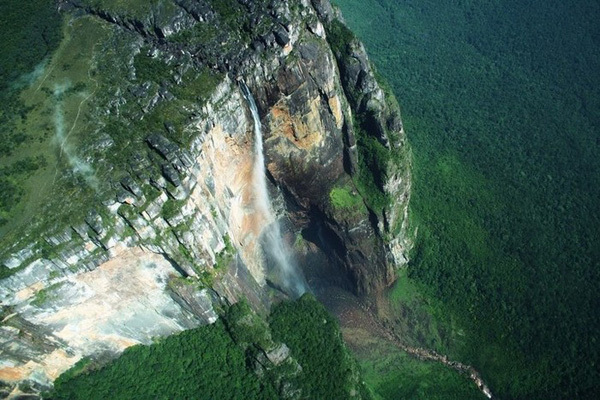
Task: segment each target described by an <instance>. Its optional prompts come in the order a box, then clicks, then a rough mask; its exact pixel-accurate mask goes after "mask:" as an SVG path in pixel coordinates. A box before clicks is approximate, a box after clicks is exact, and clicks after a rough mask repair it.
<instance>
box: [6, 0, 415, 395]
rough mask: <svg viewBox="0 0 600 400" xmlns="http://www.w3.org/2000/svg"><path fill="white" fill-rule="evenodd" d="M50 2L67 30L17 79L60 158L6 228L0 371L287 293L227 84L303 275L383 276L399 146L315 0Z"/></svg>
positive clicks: (363, 281) (43, 371) (376, 89)
mask: <svg viewBox="0 0 600 400" xmlns="http://www.w3.org/2000/svg"><path fill="white" fill-rule="evenodd" d="M122 3H126V4H125V5H123V4H122ZM138 3H139V4H138ZM58 6H59V7H60V10H61V12H62V14H63V16H64V20H65V21H64V26H65V28H64V32H65V33H64V35H65V37H64V39H63V43H61V47H60V48H59V49H58V50H57V51H56V53H55V54H54V55H53V56H52V59H51V60H50V62H49V64H48V65H47V66H46V69H45V71H44V73H43V74H41V75H40V77H39V78H38V79H37V80H36V81H34V82H33V83H32V88H30V89H27V90H32V91H33V90H34V88H37V89H35V90H37V91H36V93H39V94H36V95H39V96H45V97H43V100H41V101H40V103H43V104H44V106H43V107H47V108H48V110H49V111H48V112H47V113H46V114H45V115H47V117H46V118H47V119H48V120H49V125H50V130H52V131H53V132H54V135H55V137H56V140H55V141H54V142H53V146H54V147H55V152H56V153H57V159H58V161H57V165H56V167H55V172H54V180H53V181H52V185H51V188H50V189H48V190H50V192H48V198H49V200H48V204H47V205H46V208H43V209H42V210H41V211H40V214H39V215H40V217H39V218H36V219H33V220H31V223H29V224H28V225H27V226H26V227H22V228H21V229H19V230H18V231H13V232H11V233H10V234H6V235H5V237H4V238H2V244H3V246H2V248H3V252H2V257H3V258H1V260H2V263H3V267H2V276H3V279H2V280H1V281H0V299H1V301H2V315H1V320H2V322H1V324H0V341H1V342H2V346H1V350H0V380H2V381H3V382H5V383H6V384H8V385H9V387H12V386H14V384H15V383H16V382H19V381H28V382H30V383H32V384H35V385H42V386H48V385H50V384H51V382H52V380H53V379H55V378H56V377H57V376H58V375H59V374H60V373H62V372H63V371H65V370H66V369H68V368H69V367H70V366H71V365H73V364H74V363H75V362H76V361H77V360H79V359H81V358H82V357H85V356H92V357H97V358H100V357H110V356H111V355H114V354H118V353H119V352H121V351H122V350H123V349H125V348H126V347H128V346H131V345H133V344H136V343H150V342H151V341H152V339H153V338H155V337H157V336H165V335H169V334H171V333H174V332H177V331H181V330H184V329H189V328H191V327H195V326H198V325H201V324H206V323H212V322H214V321H215V320H216V319H217V318H218V312H217V310H218V309H219V305H220V304H222V303H223V302H235V301H237V300H238V299H240V298H242V297H243V298H246V299H248V301H249V302H250V303H251V304H252V305H253V306H254V307H255V309H257V310H261V309H268V307H269V304H270V303H271V301H272V299H273V296H274V294H273V293H276V292H277V291H276V290H273V289H272V288H273V287H274V288H276V289H277V288H279V289H282V288H283V291H285V287H284V286H282V285H281V281H280V280H281V277H280V276H278V271H277V268H276V267H273V266H272V265H271V263H269V260H268V259H267V258H268V257H265V251H264V246H263V245H262V241H261V238H262V236H263V235H262V234H263V233H264V230H265V229H267V228H268V223H269V222H270V221H266V220H265V218H264V216H261V215H260V214H259V213H257V212H256V205H255V204H256V202H255V197H256V193H254V189H253V185H252V180H253V179H254V178H253V174H252V167H253V163H254V160H255V158H254V148H255V147H254V146H255V144H254V136H253V133H254V128H253V117H252V114H251V112H250V109H249V104H248V102H247V100H246V99H245V98H244V96H243V94H242V91H241V86H242V85H247V86H248V88H249V89H250V92H251V93H252V95H253V97H254V99H255V101H256V104H257V108H258V114H259V118H260V122H261V125H262V134H263V141H264V151H265V154H264V155H265V161H266V168H267V174H268V178H269V185H270V187H269V191H270V197H271V199H273V208H274V209H275V210H276V213H277V215H278V218H279V219H280V224H281V226H282V230H281V232H282V236H283V239H284V241H285V242H287V244H288V246H289V247H290V248H291V249H292V252H293V256H294V258H295V259H296V260H297V263H298V264H299V267H300V269H301V270H302V272H303V273H304V275H305V276H306V279H307V281H308V283H309V286H311V288H313V289H315V288H317V287H318V286H319V285H320V284H321V282H322V281H323V280H328V281H329V282H333V283H335V284H338V285H343V286H345V288H347V289H350V290H352V291H354V292H356V293H357V294H369V293H372V292H375V291H378V290H380V289H382V288H384V287H386V286H387V285H389V284H390V283H391V282H393V280H394V271H395V270H396V269H397V268H400V267H402V266H403V265H404V264H405V263H406V261H407V252H408V250H409V248H410V244H411V238H410V235H409V233H408V221H407V207H408V200H409V194H410V170H409V166H410V156H409V150H408V148H407V145H406V143H405V136H404V132H403V129H402V122H401V120H400V115H399V109H398V105H397V103H396V101H395V100H394V99H393V97H392V96H391V95H390V94H389V93H386V92H385V91H384V90H383V89H382V88H381V86H380V85H379V84H378V82H377V80H376V79H375V76H374V73H373V70H372V66H371V65H370V63H369V60H368V57H367V55H366V52H365V50H364V48H363V46H362V44H361V43H360V42H358V41H357V40H356V39H355V38H354V36H353V35H352V33H351V32H350V31H349V30H348V29H347V28H346V27H345V25H344V24H343V22H342V20H341V17H340V16H339V15H338V13H337V12H336V11H335V10H334V9H333V8H332V7H331V5H330V4H329V2H328V1H326V0H323V1H319V0H313V1H312V2H309V1H308V0H294V1H275V0H270V1H268V0H265V1H245V0H239V1H233V0H229V1H224V0H220V1H217V0H154V1H151V2H137V1H132V2H114V1H108V0H107V1H101V0H65V1H60V2H59V3H58ZM75 52H76V53H75ZM76 66H78V69H77V71H75V70H74V69H75V67H76ZM40 107H42V106H41V105H40ZM63 125H64V126H63ZM65 126H66V127H65Z"/></svg>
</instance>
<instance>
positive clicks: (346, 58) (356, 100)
mask: <svg viewBox="0 0 600 400" xmlns="http://www.w3.org/2000/svg"><path fill="white" fill-rule="evenodd" d="M326 29H327V35H328V36H327V40H328V42H329V44H330V45H331V48H332V50H333V52H334V54H335V57H336V59H337V60H338V65H339V67H340V68H342V69H343V68H346V67H347V66H348V65H352V64H353V63H355V62H356V61H355V60H354V59H353V56H352V53H353V46H354V44H355V43H356V36H354V34H353V33H352V31H350V29H348V28H347V27H346V26H345V25H344V24H342V23H341V22H340V21H338V20H333V21H332V22H331V23H330V24H328V25H327V27H326ZM343 74H344V72H343V70H342V80H343V79H344V78H343ZM343 85H344V91H345V92H346V95H347V96H348V100H349V101H350V103H351V104H352V106H353V108H354V113H355V114H354V121H353V125H354V132H355V136H356V145H357V149H358V174H357V175H356V177H355V184H356V187H357V188H358V190H359V192H360V194H361V196H362V197H363V198H364V199H365V202H366V203H367V205H368V206H369V207H370V208H371V209H372V210H373V211H376V212H377V213H381V212H382V211H383V210H384V209H385V208H386V207H387V206H388V205H389V203H390V201H391V199H390V198H389V196H387V194H386V193H385V190H384V183H385V180H386V177H387V172H388V168H389V164H390V161H392V160H394V161H399V160H400V159H399V158H398V157H394V155H393V154H392V152H391V151H390V150H389V149H387V148H386V147H385V146H384V145H383V144H381V143H380V141H379V140H378V139H377V137H375V136H374V132H375V131H376V130H375V129H374V128H373V121H374V120H375V119H376V118H374V116H373V115H372V113H371V112H370V111H368V110H364V109H363V107H362V106H361V105H360V101H361V99H360V96H361V93H359V92H358V91H356V88H354V87H353V86H352V85H351V84H348V83H346V82H343ZM388 97H389V95H388ZM386 100H387V101H390V99H389V98H388V99H386Z"/></svg>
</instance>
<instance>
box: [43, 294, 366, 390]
mask: <svg viewBox="0 0 600 400" xmlns="http://www.w3.org/2000/svg"><path fill="white" fill-rule="evenodd" d="M269 325H270V331H269ZM269 325H268V324H267V323H266V322H265V320H264V319H262V318H261V317H259V316H258V315H256V314H254V313H253V312H252V311H251V310H250V308H249V306H248V305H247V304H245V303H243V302H242V303H237V304H235V305H233V306H232V307H230V308H229V309H228V310H227V311H226V312H225V315H224V317H223V318H221V319H220V320H219V321H217V322H216V323H214V324H212V325H208V326H203V327H200V328H196V329H192V330H189V331H184V332H181V333H179V334H177V335H173V336H170V337H167V338H165V339H161V340H158V341H157V342H156V343H154V344H152V345H150V346H141V345H138V346H133V347H131V348H129V349H127V350H126V351H125V352H124V353H123V354H122V355H121V356H120V357H119V358H118V359H116V360H114V361H112V362H110V363H108V364H107V365H104V366H99V365H98V363H96V362H93V361H91V360H83V361H80V362H79V363H77V364H76V365H75V366H74V367H73V368H72V369H71V370H69V371H67V372H65V373H64V374H62V375H61V376H60V377H59V378H58V379H57V380H56V381H55V389H54V391H53V393H51V394H49V396H48V397H50V398H53V399H57V400H58V399H70V400H74V399H86V400H87V399H106V398H111V399H130V400H132V399H148V398H153V399H172V398H177V399H186V398H188V399H192V398H208V399H278V398H281V391H282V390H290V389H296V388H297V389H299V390H301V391H302V393H303V396H302V398H317V399H341V398H349V391H350V390H353V389H355V388H356V387H357V386H358V383H357V382H359V378H360V376H359V374H358V371H357V370H356V367H355V366H354V365H353V362H352V359H351V358H350V356H349V355H348V352H347V351H346V350H345V348H344V345H343V342H342V340H341V336H340V333H339V330H338V327H337V325H336V323H335V321H334V320H333V319H332V318H331V317H330V316H329V315H328V314H327V312H326V311H325V310H324V309H323V307H322V306H321V305H320V304H319V303H318V302H317V301H316V300H315V299H314V298H312V297H310V296H308V295H307V296H304V297H302V298H301V299H300V300H298V301H296V302H295V303H283V304H280V305H278V306H276V307H275V308H274V310H273V313H272V315H271V317H270V318H269ZM271 335H272V336H273V340H275V342H277V341H281V340H285V341H286V343H287V344H288V346H289V347H290V350H291V357H293V358H294V359H295V360H296V361H297V362H298V363H299V364H300V366H301V367H302V369H301V370H299V369H298V368H297V367H295V364H294V363H293V362H289V361H288V362H282V363H281V364H279V365H277V366H276V365H271V366H268V365H269V364H268V362H267V361H266V359H264V358H261V354H263V352H264V351H270V350H272V349H273V348H274V347H276V343H274V342H273V340H272V339H271ZM259 359H260V360H262V361H261V363H262V366H263V367H260V366H259V364H257V360H259ZM265 366H266V367H267V369H261V370H260V372H259V368H264V367H265ZM353 385H354V386H353ZM361 390H364V389H361ZM363 398H368V395H365V397H363Z"/></svg>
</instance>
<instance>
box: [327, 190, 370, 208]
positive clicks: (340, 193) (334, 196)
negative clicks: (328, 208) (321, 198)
mask: <svg viewBox="0 0 600 400" xmlns="http://www.w3.org/2000/svg"><path fill="white" fill-rule="evenodd" d="M329 200H331V204H332V205H333V206H334V207H335V208H337V209H342V210H344V209H351V210H352V209H356V208H364V204H363V200H362V197H360V195H359V194H358V193H356V191H355V190H354V188H352V187H351V186H348V185H346V186H343V187H337V186H336V187H334V188H333V189H331V192H329Z"/></svg>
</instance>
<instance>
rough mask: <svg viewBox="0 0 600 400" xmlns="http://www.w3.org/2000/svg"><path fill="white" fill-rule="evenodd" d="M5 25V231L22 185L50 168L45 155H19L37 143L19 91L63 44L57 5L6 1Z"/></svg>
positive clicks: (0, 199)
mask: <svg viewBox="0 0 600 400" xmlns="http://www.w3.org/2000/svg"><path fill="white" fill-rule="evenodd" d="M0 23H1V24H2V32H1V33H0V46H1V47H0V54H2V57H0V127H1V128H0V227H1V226H2V225H5V224H6V223H7V222H8V220H9V219H10V217H11V215H12V211H13V209H14V208H15V207H17V206H18V205H19V202H21V201H22V199H23V195H24V194H25V190H24V188H23V185H22V184H21V182H22V181H23V180H24V179H25V178H26V177H28V176H30V175H31V173H33V172H34V171H36V170H37V169H39V168H43V166H44V165H42V163H40V162H38V161H39V160H40V157H41V156H38V157H31V156H29V155H26V156H25V157H23V158H19V157H14V156H13V154H14V153H15V152H19V151H20V150H21V149H22V148H23V147H25V146H27V145H28V144H30V143H31V142H32V141H33V140H34V139H35V137H34V135H32V134H31V133H30V132H27V131H26V130H24V129H22V127H21V126H22V125H23V124H24V123H25V122H26V120H27V116H28V113H29V112H30V110H31V107H30V105H28V104H26V103H25V102H23V100H22V99H21V98H19V91H20V89H21V88H23V87H24V86H27V85H29V84H31V81H33V80H35V79H36V78H38V77H39V75H40V74H41V73H42V72H43V71H44V66H45V63H44V62H45V61H47V57H48V55H49V54H50V53H51V52H52V51H54V49H56V47H57V46H58V43H59V41H60V39H61V31H60V25H61V18H60V16H59V15H58V12H57V10H56V7H55V5H54V4H52V3H51V2H48V1H45V0H33V1H28V2H25V3H23V2H20V1H15V0H6V1H3V2H2V3H1V4H0ZM23 49H27V51H23ZM11 156H13V157H11ZM24 174H26V176H23V175H24Z"/></svg>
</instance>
